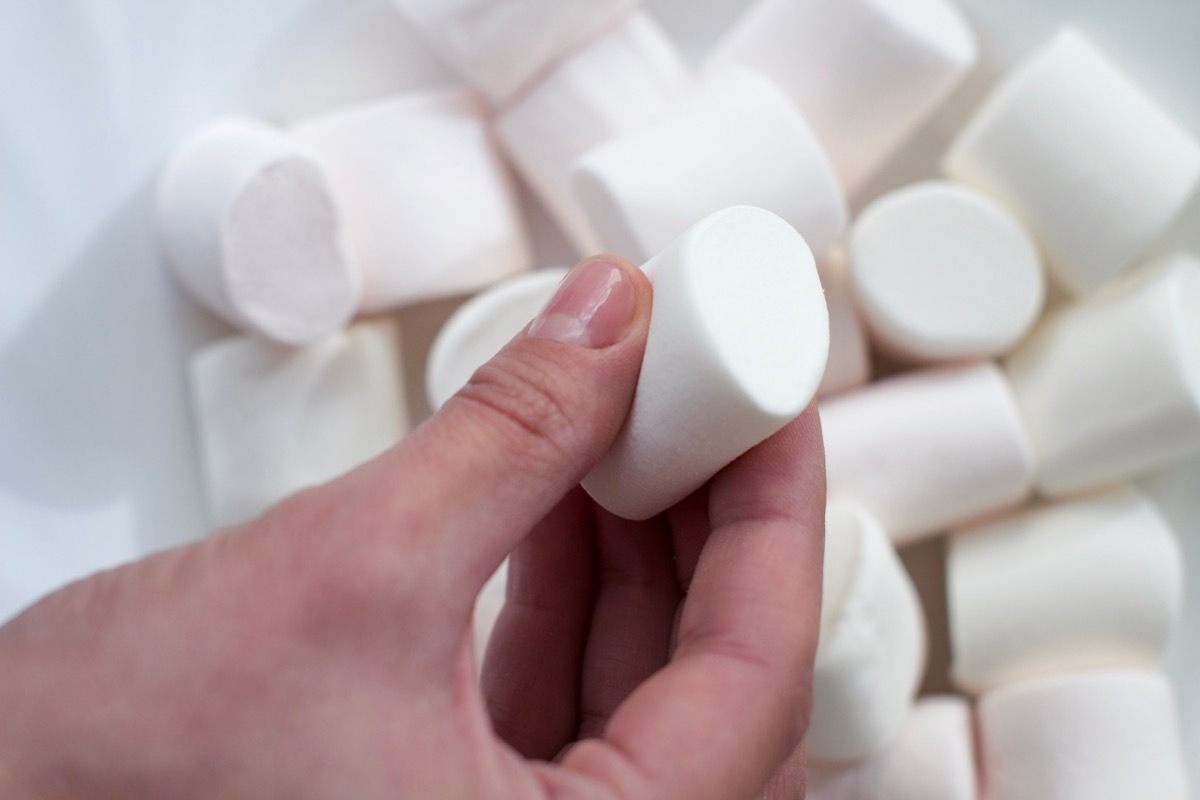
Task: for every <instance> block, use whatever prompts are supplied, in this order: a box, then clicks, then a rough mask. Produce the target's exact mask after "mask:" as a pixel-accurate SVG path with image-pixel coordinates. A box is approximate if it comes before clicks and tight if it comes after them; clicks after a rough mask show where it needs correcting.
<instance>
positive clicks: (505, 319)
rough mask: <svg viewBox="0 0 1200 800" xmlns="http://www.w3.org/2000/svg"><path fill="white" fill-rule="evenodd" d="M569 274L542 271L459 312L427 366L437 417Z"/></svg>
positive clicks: (435, 344) (481, 297)
mask: <svg viewBox="0 0 1200 800" xmlns="http://www.w3.org/2000/svg"><path fill="white" fill-rule="evenodd" d="M566 274H567V270H565V269H539V270H535V271H533V272H529V273H526V274H524V275H517V276H516V277H514V278H509V279H507V280H505V281H502V282H500V283H498V284H495V285H494V286H491V287H489V288H487V289H485V290H484V291H482V292H480V293H479V294H477V295H475V297H473V298H471V299H470V300H468V301H467V302H466V303H464V304H463V305H461V306H459V308H458V310H457V311H455V312H454V314H453V315H452V316H451V317H450V319H448V320H446V324H445V325H443V326H442V329H441V330H440V331H438V335H437V338H436V339H434V341H433V346H432V347H431V348H430V349H429V360H428V361H427V362H426V364H425V393H426V394H427V395H428V397H429V407H430V408H431V409H433V410H434V411H436V410H437V409H439V408H441V407H442V404H443V403H445V402H446V401H447V400H449V399H450V396H451V395H453V394H454V393H455V392H457V391H458V390H459V389H461V388H462V387H463V386H465V385H466V384H467V381H469V380H470V379H471V375H473V374H474V373H475V370H477V369H479V368H480V367H481V366H483V365H484V364H485V363H487V362H488V360H490V359H491V357H492V356H494V355H496V353H498V352H500V350H501V349H502V348H503V347H504V345H506V344H508V342H509V340H511V339H512V338H513V337H514V336H516V335H517V334H518V333H520V332H521V329H522V328H524V327H525V326H526V325H527V324H528V323H529V321H530V320H532V319H533V318H534V316H535V315H536V314H537V312H538V311H539V310H540V309H541V308H542V306H544V305H545V304H546V301H547V300H549V299H550V297H551V296H552V295H553V294H554V290H555V289H556V288H557V287H558V284H559V283H560V282H561V281H562V279H563V277H564V276H565V275H566Z"/></svg>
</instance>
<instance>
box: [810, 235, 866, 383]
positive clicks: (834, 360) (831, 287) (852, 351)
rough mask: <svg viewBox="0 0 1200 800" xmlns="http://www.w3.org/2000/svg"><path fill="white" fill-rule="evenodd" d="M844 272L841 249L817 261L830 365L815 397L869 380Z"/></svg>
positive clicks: (861, 332) (859, 323)
mask: <svg viewBox="0 0 1200 800" xmlns="http://www.w3.org/2000/svg"><path fill="white" fill-rule="evenodd" d="M847 272H848V270H847V267H846V250H845V248H843V247H838V246H834V247H833V248H831V249H830V250H829V251H827V252H826V253H825V254H824V255H823V256H821V257H820V258H818V259H817V275H818V276H820V278H821V288H823V289H824V290H825V305H826V306H827V307H828V309H829V362H828V363H827V364H826V365H825V375H824V376H823V377H822V378H821V385H820V387H818V389H817V397H828V396H830V395H834V394H839V393H841V392H844V391H846V390H847V389H853V388H855V387H858V386H862V385H863V384H865V383H866V382H867V381H869V380H870V379H871V352H870V349H869V348H868V346H867V333H866V330H865V329H864V328H863V324H862V321H861V320H860V319H859V317H858V311H857V310H856V308H855V304H854V299H853V298H852V297H851V294H850V279H849V276H848V275H847Z"/></svg>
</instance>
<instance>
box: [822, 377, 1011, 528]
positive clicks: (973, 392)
mask: <svg viewBox="0 0 1200 800" xmlns="http://www.w3.org/2000/svg"><path fill="white" fill-rule="evenodd" d="M821 426H822V430H823V432H824V438H825V459H826V465H827V466H826V476H827V480H828V483H829V499H830V501H831V502H839V501H841V502H847V503H855V504H857V505H861V506H863V507H864V508H866V509H867V510H868V511H870V512H871V513H872V514H874V515H875V516H876V517H877V518H878V519H879V521H880V523H881V524H882V525H883V527H884V529H885V530H886V531H887V532H888V533H889V534H891V536H892V539H893V540H894V541H896V542H897V543H899V544H904V543H907V542H911V541H913V540H916V539H920V538H922V537H925V536H929V535H932V534H935V533H939V532H941V531H944V530H946V529H948V528H950V527H953V526H955V525H961V524H962V523H964V522H967V521H968V520H971V519H974V518H975V517H979V516H982V515H984V514H989V513H991V512H993V511H998V510H1000V509H1004V508H1008V507H1010V506H1014V505H1016V504H1018V503H1020V502H1021V501H1022V500H1024V499H1025V498H1026V497H1028V496H1029V493H1030V490H1031V486H1032V481H1033V468H1034V464H1033V450H1032V448H1031V446H1030V444H1029V438H1028V435H1027V434H1026V433H1025V429H1024V426H1023V424H1022V422H1021V418H1020V415H1019V413H1018V411H1017V406H1016V402H1015V400H1014V399H1013V396H1012V391H1011V389H1010V388H1009V386H1008V382H1007V381H1006V380H1005V378H1004V374H1003V373H1002V372H1001V371H1000V369H999V368H998V367H996V366H995V365H994V364H991V363H983V364H975V365H970V366H964V367H954V368H944V369H937V370H924V371H921V372H914V373H909V374H907V375H902V376H899V377H895V378H889V379H887V380H884V381H880V382H879V383H876V384H873V385H871V386H868V387H866V388H865V389H861V390H858V391H854V392H849V393H847V394H844V395H840V396H838V397H835V398H832V399H830V400H827V401H825V402H823V403H822V404H821Z"/></svg>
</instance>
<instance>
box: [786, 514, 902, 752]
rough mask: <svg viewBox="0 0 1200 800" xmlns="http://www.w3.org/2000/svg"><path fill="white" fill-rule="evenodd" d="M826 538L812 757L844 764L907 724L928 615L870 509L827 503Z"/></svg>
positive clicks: (810, 742)
mask: <svg viewBox="0 0 1200 800" xmlns="http://www.w3.org/2000/svg"><path fill="white" fill-rule="evenodd" d="M825 541H826V552H825V580H824V583H823V588H822V592H823V596H822V607H821V633H820V639H819V642H818V644H817V656H816V662H815V664H814V667H813V711H812V721H811V722H810V723H809V727H808V740H807V741H808V754H809V756H811V757H812V758H815V759H821V760H826V761H846V760H853V759H859V758H863V757H865V756H868V755H870V754H872V753H876V752H879V751H880V750H882V749H883V748H884V747H886V746H887V744H888V743H889V742H891V741H892V740H893V738H895V736H896V734H897V733H898V732H899V731H900V728H901V726H902V725H903V724H904V720H905V718H906V717H907V716H908V713H909V711H910V709H911V708H912V705H913V700H914V698H915V697H916V695H917V688H918V687H919V686H920V683H921V675H922V673H923V671H924V669H925V618H924V616H923V615H922V612H921V601H920V599H919V598H918V597H917V590H916V589H915V588H914V587H913V585H912V580H911V579H910V578H909V577H908V573H907V572H906V571H905V570H904V565H903V564H901V563H900V557H899V556H898V555H896V549H895V548H894V547H893V546H892V543H891V541H890V540H889V539H888V535H887V533H885V532H884V530H883V529H882V528H880V527H879V523H878V522H876V521H875V520H874V519H872V517H871V516H870V515H869V514H867V513H866V512H864V511H862V510H861V509H858V508H855V507H853V506H840V507H839V506H832V507H830V509H829V511H828V513H827V515H826V522H825Z"/></svg>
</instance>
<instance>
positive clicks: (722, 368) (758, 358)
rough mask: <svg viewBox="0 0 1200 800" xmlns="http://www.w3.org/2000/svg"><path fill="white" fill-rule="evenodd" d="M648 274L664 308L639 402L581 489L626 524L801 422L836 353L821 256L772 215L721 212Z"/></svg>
mask: <svg viewBox="0 0 1200 800" xmlns="http://www.w3.org/2000/svg"><path fill="white" fill-rule="evenodd" d="M643 269H644V270H645V272H646V275H647V276H649V278H650V281H651V283H652V284H653V285H654V309H653V312H652V315H651V319H650V332H649V335H648V338H647V341H646V354H645V358H644V359H643V361H642V369H641V374H640V377H639V378H638V385H637V390H636V392H635V394H634V398H633V405H632V407H631V409H630V411H629V416H628V417H627V418H626V420H625V425H624V427H623V428H622V429H621V432H620V433H619V434H618V435H617V439H616V441H615V443H614V444H613V446H612V449H611V450H609V452H608V453H607V454H606V455H605V456H604V457H603V458H602V459H601V460H600V462H599V463H598V464H597V465H596V466H595V468H594V469H593V470H592V471H591V473H589V474H588V476H587V477H586V478H585V479H584V481H583V487H584V489H586V490H587V492H588V494H590V495H591V496H592V497H593V498H594V499H595V500H596V502H598V503H599V504H600V505H602V506H603V507H604V508H606V509H608V510H609V511H611V512H613V513H614V514H616V515H618V516H621V517H625V518H627V519H647V518H649V517H652V516H654V515H655V514H657V513H659V512H661V511H664V510H666V509H667V508H669V507H670V506H672V505H674V504H675V503H677V502H679V501H680V500H682V499H683V498H684V497H686V496H687V495H689V494H691V493H692V492H693V491H695V490H696V489H698V488H700V486H702V485H703V484H704V483H705V481H707V480H708V479H709V478H711V477H712V476H713V475H715V474H716V473H717V472H718V471H719V470H721V469H722V468H723V467H725V466H726V465H727V464H729V462H731V461H733V460H734V459H735V458H737V457H738V456H740V455H741V454H742V453H744V452H746V451H747V450H749V449H750V448H751V447H753V446H754V445H756V444H758V443H759V442H761V441H763V440H764V439H766V438H767V437H769V436H771V435H772V434H774V433H775V432H776V431H778V430H779V429H780V428H782V427H783V426H784V425H786V424H787V423H788V422H790V421H791V420H793V419H794V418H795V417H797V416H798V415H799V414H800V413H801V412H802V411H803V410H804V409H805V407H807V406H808V404H809V403H810V402H811V400H812V398H813V395H814V393H815V392H816V390H817V385H818V384H819V383H820V382H821V375H822V373H824V371H825V361H826V357H827V356H828V352H829V317H828V314H827V313H826V310H825V300H824V298H823V296H822V293H821V284H820V280H819V279H818V277H817V270H816V265H815V263H814V261H813V256H812V253H811V252H809V249H808V247H807V246H805V244H804V240H803V239H802V238H801V237H800V236H799V234H797V233H796V231H795V230H794V229H793V228H792V227H791V226H790V225H788V224H787V223H786V222H784V221H783V220H782V219H780V218H779V217H777V216H775V215H774V214H771V213H770V212H767V211H763V210H762V209H758V208H751V207H748V206H738V207H734V208H728V209H725V210H723V211H719V212H717V213H715V214H713V215H711V216H709V217H707V218H705V219H704V220H702V221H700V222H699V223H697V224H696V225H694V226H692V227H691V228H690V229H688V231H687V232H686V233H684V235H683V236H681V237H680V238H679V239H677V240H676V241H675V242H673V243H672V244H671V245H670V246H669V247H668V248H667V249H666V250H664V251H663V252H662V253H661V254H659V255H658V256H656V257H655V258H653V259H651V260H650V262H649V263H647V264H646V265H645V267H643Z"/></svg>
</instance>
